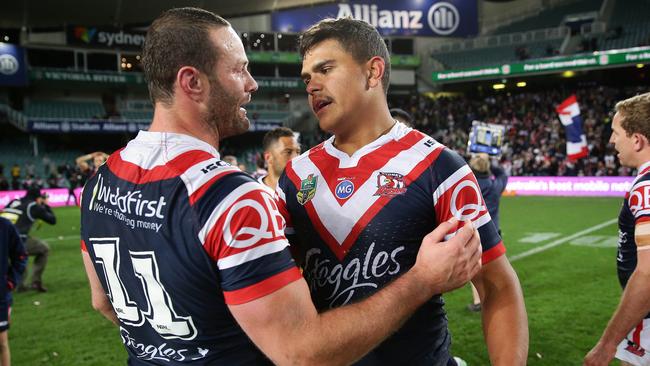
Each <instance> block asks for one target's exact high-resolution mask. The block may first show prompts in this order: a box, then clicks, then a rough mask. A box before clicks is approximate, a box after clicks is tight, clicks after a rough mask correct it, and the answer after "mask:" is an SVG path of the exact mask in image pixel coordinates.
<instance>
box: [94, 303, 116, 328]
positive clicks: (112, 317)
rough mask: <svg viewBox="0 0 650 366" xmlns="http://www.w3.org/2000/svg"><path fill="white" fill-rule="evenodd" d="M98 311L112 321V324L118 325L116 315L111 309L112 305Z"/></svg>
mask: <svg viewBox="0 0 650 366" xmlns="http://www.w3.org/2000/svg"><path fill="white" fill-rule="evenodd" d="M98 311H99V312H100V313H101V314H102V315H103V316H104V317H105V318H106V319H108V320H110V321H111V322H113V324H115V325H117V326H119V325H120V322H119V320H118V319H117V316H116V315H115V312H114V311H113V308H112V307H109V308H108V309H98Z"/></svg>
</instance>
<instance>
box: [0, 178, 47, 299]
mask: <svg viewBox="0 0 650 366" xmlns="http://www.w3.org/2000/svg"><path fill="white" fill-rule="evenodd" d="M0 216H2V217H4V218H6V219H8V220H9V221H11V222H12V223H13V224H14V225H15V226H16V229H17V230H18V233H20V238H21V239H22V240H23V241H24V242H25V246H26V247H27V253H28V254H29V255H31V256H34V268H33V273H32V283H31V286H30V287H31V288H32V289H34V290H36V291H39V292H46V291H47V288H45V287H44V286H43V278H42V277H43V272H44V271H45V266H46V265H47V258H48V256H49V253H50V247H49V245H47V243H46V242H44V241H43V240H40V239H37V238H34V237H32V236H30V235H29V231H30V230H31V229H32V226H33V225H34V222H36V220H42V221H45V222H47V223H48V224H50V225H54V224H56V216H54V212H52V209H51V208H50V206H48V204H47V196H46V195H44V194H43V193H41V190H40V189H39V188H36V187H32V188H30V189H28V190H27V194H26V195H25V197H23V198H20V199H15V200H13V201H11V202H9V204H8V205H7V207H5V208H4V209H3V210H2V212H1V213H0ZM26 281H27V274H25V276H24V277H23V281H22V282H21V284H20V285H19V286H18V291H24V290H27V289H28V288H29V287H28V286H27V285H26Z"/></svg>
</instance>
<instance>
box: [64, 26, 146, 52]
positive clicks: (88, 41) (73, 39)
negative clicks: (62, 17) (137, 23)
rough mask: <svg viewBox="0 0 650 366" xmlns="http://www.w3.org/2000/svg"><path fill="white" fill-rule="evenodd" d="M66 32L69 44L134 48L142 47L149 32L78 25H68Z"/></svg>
mask: <svg viewBox="0 0 650 366" xmlns="http://www.w3.org/2000/svg"><path fill="white" fill-rule="evenodd" d="M65 33H66V41H67V42H68V44H69V45H76V46H93V47H101V48H120V49H132V50H139V49H141V48H142V45H143V44H144V39H145V36H146V35H147V32H144V31H139V30H123V29H119V28H113V27H86V26H78V25H69V26H67V27H66V32H65Z"/></svg>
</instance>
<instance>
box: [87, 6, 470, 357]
mask: <svg viewBox="0 0 650 366" xmlns="http://www.w3.org/2000/svg"><path fill="white" fill-rule="evenodd" d="M142 60H143V69H144V72H145V76H146V78H147V81H148V86H149V92H150V95H151V98H152V101H153V102H154V105H155V107H154V117H153V121H152V123H151V126H150V128H149V130H148V131H140V133H139V134H138V136H137V137H136V138H135V139H133V140H131V141H130V142H129V143H128V145H127V146H126V147H125V148H123V149H121V150H119V151H117V152H115V153H113V154H112V155H111V156H110V157H109V158H108V160H107V162H106V163H105V164H104V165H102V166H101V167H100V168H99V169H98V171H97V173H96V174H95V175H94V176H93V177H92V178H91V179H90V180H89V181H88V183H87V184H86V186H85V187H84V191H83V196H82V200H81V226H82V227H81V239H82V241H81V249H82V257H83V262H84V266H85V269H86V273H87V275H88V279H89V282H90V287H91V293H92V304H93V307H94V308H95V309H97V310H98V311H100V312H101V313H102V314H103V315H104V316H105V317H106V318H107V319H109V320H111V321H113V322H114V323H115V324H116V325H118V326H119V328H120V335H121V338H122V341H123V343H124V345H125V348H126V350H127V353H128V356H129V360H128V363H129V364H130V365H144V364H146V365H149V364H160V365H182V364H188V363H191V364H192V365H259V364H268V363H269V362H270V361H272V362H273V363H276V364H280V365H287V364H291V365H294V364H297V365H326V364H327V365H330V364H349V363H352V362H354V361H355V360H357V359H359V358H361V357H362V356H363V355H364V354H366V353H367V352H369V351H370V350H371V349H372V348H374V347H375V346H376V345H377V344H378V343H380V342H381V341H382V340H383V339H385V338H386V337H388V336H389V335H390V334H391V333H392V332H393V331H394V330H395V329H397V328H398V327H399V326H400V325H401V324H402V323H403V322H404V321H405V320H406V318H408V316H409V315H410V314H412V313H413V312H414V311H416V309H417V308H418V307H419V306H421V305H422V304H423V303H424V302H425V301H426V300H427V299H429V298H430V297H431V296H433V294H435V293H441V292H446V291H449V290H451V289H454V288H458V287H460V286H462V285H463V284H464V283H466V282H467V281H468V280H469V279H470V278H471V277H473V276H474V274H476V273H477V272H478V270H479V269H480V267H481V265H480V256H481V248H480V245H479V238H478V233H477V231H476V230H475V229H474V228H473V227H472V225H466V226H465V227H464V228H463V229H461V230H460V231H459V232H458V234H457V235H456V236H455V237H454V238H452V239H449V240H447V241H445V240H444V239H443V238H444V236H445V234H446V233H447V232H449V231H450V230H452V229H453V228H455V227H456V226H457V222H456V221H455V220H450V221H448V222H445V223H443V224H442V225H441V226H440V227H439V228H438V229H437V230H435V231H433V232H432V233H430V234H429V235H427V236H426V237H425V238H423V239H422V238H420V239H419V240H418V243H420V242H421V243H422V245H421V249H420V250H419V251H418V253H417V260H416V263H415V265H414V266H413V268H412V269H411V270H409V271H407V272H406V273H404V274H403V275H402V276H401V277H400V278H399V279H396V280H395V281H392V283H391V284H390V285H388V286H386V287H385V288H384V289H383V290H381V291H379V292H378V293H377V295H376V296H372V297H369V298H367V299H365V300H364V301H361V302H358V303H356V304H352V305H350V306H346V307H341V308H340V309H335V310H332V311H325V312H318V311H317V310H316V308H315V307H314V304H313V303H312V300H311V299H310V294H309V289H308V287H307V284H306V282H305V281H304V279H303V278H302V276H301V275H300V271H299V270H298V268H297V267H296V266H295V264H294V262H293V260H292V258H291V255H290V254H289V247H288V242H287V240H286V237H285V235H284V227H285V223H284V220H283V219H282V216H281V215H280V214H279V212H278V209H277V206H276V204H275V201H274V200H273V196H272V195H271V194H270V193H268V191H266V190H265V188H264V187H262V185H261V184H259V183H258V182H256V181H255V180H254V179H253V178H251V177H250V176H248V175H246V174H244V173H242V172H241V171H240V170H239V169H236V168H234V167H231V166H230V165H228V164H226V163H224V162H223V161H222V160H221V159H220V157H219V153H218V150H217V148H218V145H219V141H220V140H221V139H223V138H226V137H228V136H233V135H237V134H242V133H244V132H246V131H248V129H249V124H250V122H249V120H248V118H247V117H246V110H245V109H244V107H243V106H244V105H245V104H246V103H248V102H250V100H251V94H252V93H253V92H255V90H256V89H257V83H256V82H255V80H253V78H252V77H251V75H250V73H249V71H248V60H247V57H246V53H245V51H244V47H243V44H242V42H241V39H240V37H239V35H238V34H237V33H236V32H235V31H234V30H233V28H232V27H231V26H230V24H229V23H228V22H227V21H226V20H224V19H223V18H221V17H219V16H217V15H215V14H213V13H210V12H207V11H204V10H201V9H196V8H180V9H172V10H169V11H166V12H164V13H163V14H162V15H161V16H160V17H159V18H158V19H156V20H155V21H154V22H153V23H152V24H151V26H150V27H149V29H148V32H147V36H146V40H145V44H144V49H143V57H142ZM267 357H268V358H270V361H269V359H267Z"/></svg>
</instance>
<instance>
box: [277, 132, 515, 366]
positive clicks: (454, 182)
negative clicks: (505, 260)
mask: <svg viewBox="0 0 650 366" xmlns="http://www.w3.org/2000/svg"><path fill="white" fill-rule="evenodd" d="M333 139H334V138H330V139H329V140H327V141H325V142H323V143H322V144H320V145H318V146H316V147H314V148H312V149H311V150H309V151H307V152H305V153H304V154H302V155H301V156H299V157H298V158H296V159H294V160H292V161H291V162H290V163H289V164H288V165H287V167H286V168H285V172H284V174H283V176H282V177H281V178H280V181H279V184H278V189H277V194H278V202H279V204H278V206H279V209H280V212H281V213H282V215H283V216H284V217H285V220H286V222H287V228H286V232H287V234H295V239H294V238H293V236H294V235H291V236H288V237H289V240H290V241H291V242H292V245H293V244H294V243H293V241H294V240H295V242H296V246H298V248H294V249H296V250H292V252H294V253H298V254H297V255H298V256H299V257H300V258H298V259H299V262H301V263H302V265H303V269H304V271H303V275H304V276H305V278H306V280H307V282H308V284H309V286H310V290H311V292H312V298H313V300H314V303H315V304H316V306H317V307H318V308H319V309H327V308H332V307H338V306H342V305H345V304H348V303H351V302H354V301H358V300H361V299H363V298H365V297H367V296H369V295H371V294H372V293H374V292H376V291H377V290H379V289H380V288H381V287H383V286H385V285H386V284H387V283H389V282H390V281H391V280H393V279H395V278H396V277H398V276H400V274H402V273H404V272H405V271H407V270H408V269H409V268H411V267H412V266H413V264H414V263H415V259H416V256H417V253H418V249H419V247H420V244H421V241H422V238H423V237H424V236H425V235H426V234H428V233H429V232H431V231H432V230H433V229H434V228H435V227H436V226H437V225H438V224H439V223H441V222H444V221H447V220H449V219H450V218H452V217H456V218H458V219H460V220H471V221H473V222H474V224H475V225H476V226H477V227H478V231H479V233H480V236H481V244H482V246H483V263H487V262H489V261H491V260H493V259H495V258H497V257H499V256H500V255H502V254H503V253H504V252H505V248H504V246H503V243H502V241H501V238H500V237H499V234H498V232H497V229H496V227H495V226H494V224H493V223H492V221H491V218H490V214H489V212H488V210H487V207H486V205H485V202H484V200H483V198H482V196H481V190H480V188H479V186H478V183H477V182H476V178H475V177H474V175H473V173H472V171H471V169H470V168H469V167H468V166H467V164H466V163H465V161H464V160H463V159H462V158H461V157H460V156H458V155H457V154H456V153H454V152H452V151H451V150H449V149H447V148H445V147H444V146H443V145H441V144H439V143H438V142H436V141H435V140H433V139H432V138H431V137H429V136H427V135H424V134H423V133H421V132H419V131H416V130H413V129H411V128H408V127H406V126H405V125H403V124H401V123H397V124H396V125H395V126H394V127H393V128H392V129H391V130H390V131H389V132H388V133H387V134H385V135H383V136H381V137H379V138H378V139H377V140H376V141H374V142H372V143H370V144H369V145H367V146H364V147H363V148H361V149H360V150H358V151H357V152H355V153H354V154H353V155H352V156H348V155H347V154H345V153H343V152H341V151H339V150H337V149H336V148H335V147H334V146H333ZM461 225H462V224H461ZM458 228H460V226H459V227H458ZM458 228H456V230H457V229H458ZM454 233H455V231H454V232H450V233H449V234H448V235H447V238H450V237H451V236H453V235H454ZM442 305H443V302H442V299H441V298H440V297H439V296H436V297H434V298H432V299H431V300H430V301H429V302H428V303H427V304H426V305H424V306H423V307H422V308H421V309H420V310H418V312H416V314H415V315H414V316H413V317H412V318H411V320H409V321H408V322H407V323H406V324H405V325H404V327H403V328H402V329H401V330H400V331H399V332H398V333H397V334H395V335H394V336H392V337H391V338H389V339H388V340H387V341H385V342H384V343H383V344H382V345H381V346H379V348H377V349H376V350H375V351H373V352H372V353H371V354H370V355H368V356H367V357H366V358H364V361H362V362H361V363H360V364H366V363H367V364H373V365H377V364H382V365H383V364H386V365H389V364H417V362H419V361H418V360H421V359H422V357H425V355H428V356H427V357H429V356H431V354H432V353H433V354H435V355H434V356H433V357H434V358H435V359H440V360H441V361H440V362H443V361H444V362H445V363H444V364H445V365H446V361H447V359H445V357H446V356H445V355H447V353H446V352H447V347H448V343H449V335H448V333H447V323H446V318H445V315H444V310H443V307H442ZM379 355H381V356H379ZM409 355H413V357H414V358H413V359H412V360H411V361H412V362H409V361H408V360H406V359H405V357H407V358H408V357H410V356H409ZM429 364H437V363H429Z"/></svg>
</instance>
